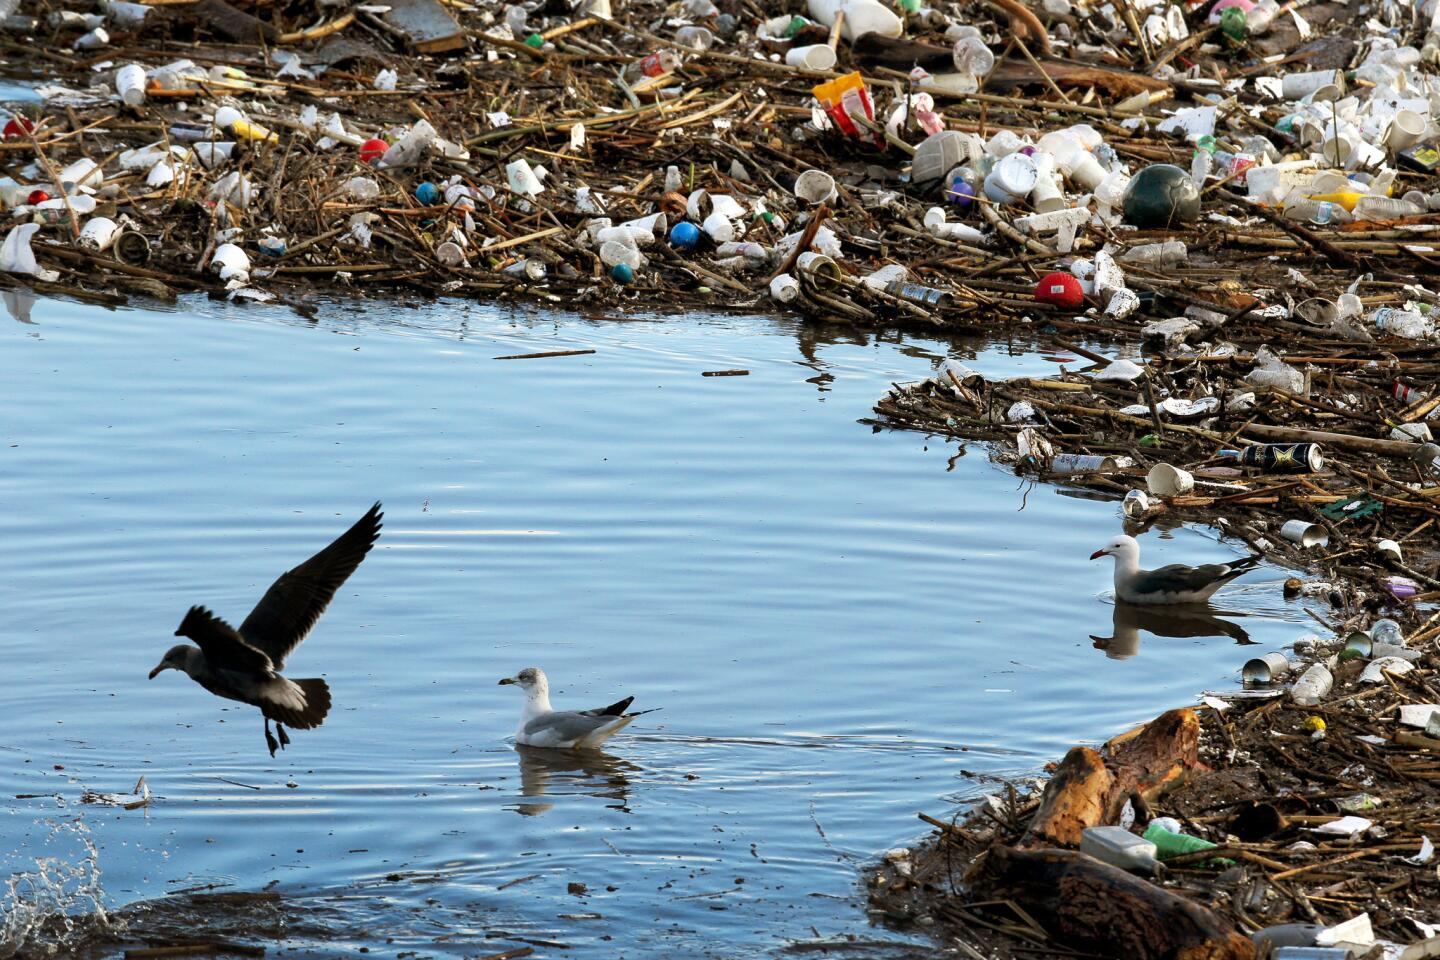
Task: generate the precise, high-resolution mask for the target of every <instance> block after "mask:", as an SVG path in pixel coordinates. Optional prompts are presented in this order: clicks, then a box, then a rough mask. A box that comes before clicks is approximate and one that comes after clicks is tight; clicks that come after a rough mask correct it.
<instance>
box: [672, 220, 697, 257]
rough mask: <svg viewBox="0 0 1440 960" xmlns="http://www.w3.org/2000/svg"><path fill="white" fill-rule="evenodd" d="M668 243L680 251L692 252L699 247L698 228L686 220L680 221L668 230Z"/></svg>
mask: <svg viewBox="0 0 1440 960" xmlns="http://www.w3.org/2000/svg"><path fill="white" fill-rule="evenodd" d="M670 242H671V243H673V244H675V246H677V247H679V248H680V249H681V250H694V249H695V248H696V247H698V246H699V245H700V228H699V227H697V226H695V224H693V223H691V222H689V221H688V220H681V221H680V222H679V223H677V224H675V226H673V227H671V228H670Z"/></svg>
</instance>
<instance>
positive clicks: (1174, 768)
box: [1021, 708, 1200, 847]
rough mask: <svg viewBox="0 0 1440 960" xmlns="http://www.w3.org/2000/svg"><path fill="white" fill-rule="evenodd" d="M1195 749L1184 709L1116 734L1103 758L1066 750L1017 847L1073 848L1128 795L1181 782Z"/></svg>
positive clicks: (1111, 819)
mask: <svg viewBox="0 0 1440 960" xmlns="http://www.w3.org/2000/svg"><path fill="white" fill-rule="evenodd" d="M1199 746H1200V720H1199V718H1197V717H1196V716H1195V711H1194V710H1191V709H1189V708H1185V709H1181V710H1170V711H1167V712H1165V713H1162V714H1161V715H1160V716H1158V717H1156V718H1155V719H1154V720H1152V721H1151V722H1150V723H1147V724H1146V725H1145V726H1143V727H1139V728H1137V729H1136V730H1133V731H1131V732H1130V733H1125V734H1121V735H1120V736H1118V737H1116V738H1115V739H1114V740H1111V741H1110V742H1109V743H1108V744H1106V746H1105V753H1104V755H1103V756H1102V754H1100V753H1099V752H1097V751H1095V750H1092V749H1091V748H1089V747H1074V748H1072V749H1071V750H1070V752H1069V753H1067V754H1066V755H1065V759H1064V760H1062V761H1060V765H1059V766H1058V767H1057V768H1056V770H1055V773H1054V775H1053V776H1052V777H1051V778H1050V782H1049V783H1047V784H1046V785H1045V793H1044V795H1043V796H1042V797H1041V798H1040V806H1039V808H1038V809H1037V810H1036V811H1035V817H1034V819H1032V820H1031V821H1030V829H1029V831H1028V832H1027V833H1026V835H1025V839H1024V840H1023V841H1022V842H1021V846H1024V847H1035V846H1064V847H1076V846H1079V845H1080V834H1081V833H1082V832H1083V831H1084V830H1085V828H1086V827H1094V826H1100V825H1103V824H1108V823H1115V822H1116V821H1117V820H1118V819H1119V817H1120V810H1121V808H1122V807H1124V806H1125V801H1126V800H1127V799H1129V798H1130V797H1131V795H1132V794H1135V795H1138V796H1139V797H1140V798H1141V799H1142V800H1145V801H1150V800H1154V799H1155V798H1156V797H1158V796H1160V795H1161V794H1163V793H1165V792H1166V791H1168V790H1171V789H1174V788H1175V787H1177V786H1179V785H1180V784H1181V783H1183V782H1184V779H1185V776H1186V774H1188V773H1189V771H1190V770H1191V769H1193V768H1194V766H1195V765H1196V763H1197V762H1198V760H1197V756H1198V750H1199Z"/></svg>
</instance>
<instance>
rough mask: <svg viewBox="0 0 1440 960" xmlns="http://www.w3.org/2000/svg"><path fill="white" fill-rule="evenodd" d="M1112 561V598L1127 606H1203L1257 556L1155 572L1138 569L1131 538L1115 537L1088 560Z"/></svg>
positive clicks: (1175, 565)
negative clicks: (1134, 604)
mask: <svg viewBox="0 0 1440 960" xmlns="http://www.w3.org/2000/svg"><path fill="white" fill-rule="evenodd" d="M1105 556H1110V557H1114V558H1115V595H1116V596H1117V597H1119V598H1120V599H1121V600H1125V601H1127V602H1129V603H1204V602H1205V601H1207V600H1209V599H1210V595H1211V594H1213V593H1214V592H1215V591H1216V590H1219V589H1220V588H1221V587H1223V586H1224V585H1225V584H1227V583H1229V582H1230V581H1231V580H1234V579H1235V578H1236V577H1238V576H1240V575H1241V574H1243V573H1249V572H1250V571H1251V570H1252V569H1254V567H1255V565H1256V564H1257V563H1259V562H1260V557H1258V556H1250V557H1242V558H1241V559H1239V560H1235V561H1233V562H1231V563H1207V564H1204V565H1202V566H1198V567H1187V566H1186V565H1185V564H1183V563H1172V564H1170V565H1169V566H1168V567H1161V568H1159V569H1158V570H1141V569H1140V544H1139V543H1138V542H1136V540H1135V538H1134V537H1127V536H1119V537H1116V538H1115V539H1114V540H1111V541H1110V542H1109V543H1107V544H1105V546H1104V547H1102V548H1101V549H1099V550H1096V551H1095V552H1094V553H1092V554H1090V559H1091V560H1098V559H1099V558H1100V557H1105Z"/></svg>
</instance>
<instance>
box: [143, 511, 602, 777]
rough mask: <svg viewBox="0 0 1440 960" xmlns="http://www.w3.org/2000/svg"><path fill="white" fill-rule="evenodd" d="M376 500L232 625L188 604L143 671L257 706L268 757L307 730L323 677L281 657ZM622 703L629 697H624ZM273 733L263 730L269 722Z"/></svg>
mask: <svg viewBox="0 0 1440 960" xmlns="http://www.w3.org/2000/svg"><path fill="white" fill-rule="evenodd" d="M383 516H384V514H383V513H381V512H380V504H379V503H378V502H377V503H376V504H375V506H373V507H371V508H370V512H369V513H367V514H365V516H363V517H361V518H360V519H359V520H358V521H356V523H355V525H354V526H353V527H351V528H350V529H349V530H346V531H345V532H344V533H342V534H341V535H340V536H339V537H338V538H337V539H336V540H335V542H334V543H332V544H330V546H328V547H326V548H325V549H324V550H321V551H320V552H319V553H317V554H315V556H313V557H311V558H310V559H309V560H306V561H305V562H304V563H302V564H300V566H298V567H296V568H295V569H293V570H287V571H286V572H284V573H282V574H280V579H278V580H276V581H275V582H274V584H272V585H271V587H270V589H269V590H267V591H266V592H265V596H263V597H261V598H260V602H259V603H257V604H256V605H255V609H254V610H251V611H250V616H248V617H246V618H245V622H244V623H242V624H240V629H239V630H236V629H235V628H234V627H232V626H230V624H228V623H226V622H225V621H224V620H221V619H220V618H219V617H217V616H215V614H213V613H211V612H210V611H209V610H207V609H205V608H204V607H191V608H190V611H189V612H188V613H186V614H185V619H184V620H181V621H180V626H179V627H178V628H177V629H176V630H175V636H177V637H188V638H190V639H191V640H194V641H195V643H196V644H197V646H194V647H192V646H190V645H189V644H187V643H182V644H179V645H178V646H174V647H171V648H170V649H169V650H168V651H166V653H165V656H164V658H163V659H162V660H161V661H160V664H159V666H157V667H156V668H155V669H154V670H151V671H150V679H151V680H154V679H155V677H156V676H158V675H159V673H160V671H162V670H183V671H184V672H185V673H186V674H188V675H189V677H190V679H191V680H194V681H195V682H196V683H198V684H200V686H202V687H204V688H205V689H206V690H209V691H210V692H211V693H213V694H215V695H216V696H217V697H225V698H226V699H228V700H239V701H240V702H241V703H248V704H251V705H252V706H256V707H259V708H260V713H261V715H262V716H263V717H264V718H265V745H266V746H268V747H269V748H270V756H272V757H273V756H275V751H276V750H277V749H279V748H281V747H284V746H285V745H286V744H288V743H289V742H290V738H289V737H288V736H286V735H285V727H293V728H295V729H297V730H309V729H311V728H312V727H318V726H320V724H322V723H324V722H325V715H326V714H327V713H329V712H330V688H329V687H328V686H327V685H326V684H325V681H324V680H320V679H312V680H289V679H286V678H285V677H282V676H280V671H281V670H283V669H284V668H285V659H286V658H287V657H288V656H290V654H291V652H292V651H293V650H294V649H295V648H296V647H298V646H299V645H300V642H301V641H302V640H304V639H305V637H306V636H307V635H308V634H309V633H310V630H311V628H313V627H314V626H315V621H317V620H319V619H320V615H321V614H322V613H324V612H325V608H326V607H327V606H329V604H330V600H331V598H333V597H334V596H335V591H336V590H339V589H340V585H341V584H342V583H344V582H345V580H346V579H347V578H348V577H349V576H350V574H352V573H354V572H355V568H356V567H358V566H360V561H361V560H364V559H365V554H367V553H369V552H370V547H371V545H373V544H374V543H375V540H376V539H377V538H378V537H379V536H380V519H381V518H382V517H383ZM626 702H627V703H628V702H629V701H626ZM271 720H274V721H275V729H276V731H278V732H279V734H280V740H279V742H278V743H277V742H276V740H275V738H274V737H273V736H272V735H271V734H270V721H271Z"/></svg>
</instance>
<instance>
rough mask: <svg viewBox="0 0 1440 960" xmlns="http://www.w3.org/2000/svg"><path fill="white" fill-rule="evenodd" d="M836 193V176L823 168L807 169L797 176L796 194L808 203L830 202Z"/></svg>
mask: <svg viewBox="0 0 1440 960" xmlns="http://www.w3.org/2000/svg"><path fill="white" fill-rule="evenodd" d="M835 195H836V194H835V178H834V177H832V176H830V174H828V173H826V172H825V171H823V170H806V171H805V172H804V173H802V174H800V176H798V177H796V178H795V196H797V197H799V198H800V199H801V200H804V201H806V202H807V203H829V202H830V201H831V200H834V199H835Z"/></svg>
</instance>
